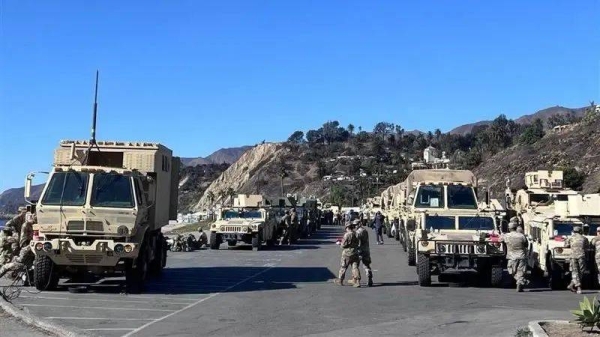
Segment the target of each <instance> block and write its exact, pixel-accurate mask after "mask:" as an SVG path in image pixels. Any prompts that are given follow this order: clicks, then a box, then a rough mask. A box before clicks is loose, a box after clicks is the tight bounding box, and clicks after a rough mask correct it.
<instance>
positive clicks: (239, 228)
mask: <svg viewBox="0 0 600 337" xmlns="http://www.w3.org/2000/svg"><path fill="white" fill-rule="evenodd" d="M241 231H242V226H223V227H221V232H236V233H237V232H241Z"/></svg>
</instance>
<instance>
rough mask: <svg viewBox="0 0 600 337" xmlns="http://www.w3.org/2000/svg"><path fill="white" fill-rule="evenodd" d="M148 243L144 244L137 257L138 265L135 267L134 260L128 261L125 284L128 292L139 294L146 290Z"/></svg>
mask: <svg viewBox="0 0 600 337" xmlns="http://www.w3.org/2000/svg"><path fill="white" fill-rule="evenodd" d="M146 249H147V248H146V245H145V244H144V245H142V248H141V249H140V253H139V255H138V258H137V262H136V264H137V266H136V268H134V267H133V261H131V262H128V263H126V266H125V286H126V288H127V293H129V294H139V293H141V292H142V291H144V286H145V283H146V277H147V274H148V259H147V254H146Z"/></svg>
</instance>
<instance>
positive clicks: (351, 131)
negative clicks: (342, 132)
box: [348, 124, 354, 136]
mask: <svg viewBox="0 0 600 337" xmlns="http://www.w3.org/2000/svg"><path fill="white" fill-rule="evenodd" d="M348 132H350V136H352V135H353V134H354V125H352V124H348Z"/></svg>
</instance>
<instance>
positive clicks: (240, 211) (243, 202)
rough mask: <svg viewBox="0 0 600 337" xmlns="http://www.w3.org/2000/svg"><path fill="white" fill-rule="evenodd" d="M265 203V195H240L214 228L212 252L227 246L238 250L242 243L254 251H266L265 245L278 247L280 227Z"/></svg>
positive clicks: (213, 225)
mask: <svg viewBox="0 0 600 337" xmlns="http://www.w3.org/2000/svg"><path fill="white" fill-rule="evenodd" d="M265 201H266V200H265V199H264V198H263V196H262V195H244V194H240V195H238V197H236V198H235V199H234V205H233V207H230V208H223V209H221V211H220V212H219V217H218V219H217V221H215V222H214V223H213V224H212V225H211V226H210V241H209V242H210V248H211V249H219V247H220V246H221V243H223V242H227V245H228V246H229V247H235V246H236V245H237V243H238V242H240V241H241V242H244V243H246V244H251V245H252V249H253V250H260V249H262V247H263V243H265V244H266V245H267V247H272V246H274V245H275V242H276V240H277V227H278V223H277V218H276V216H275V212H274V210H272V209H271V208H270V207H269V205H266V202H265Z"/></svg>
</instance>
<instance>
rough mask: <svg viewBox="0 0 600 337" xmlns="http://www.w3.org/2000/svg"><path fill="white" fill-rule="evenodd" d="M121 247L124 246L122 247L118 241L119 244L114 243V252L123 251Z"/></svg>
mask: <svg viewBox="0 0 600 337" xmlns="http://www.w3.org/2000/svg"><path fill="white" fill-rule="evenodd" d="M123 249H124V248H123V245H122V244H120V243H119V244H117V245H115V253H119V254H120V253H122V252H123Z"/></svg>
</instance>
